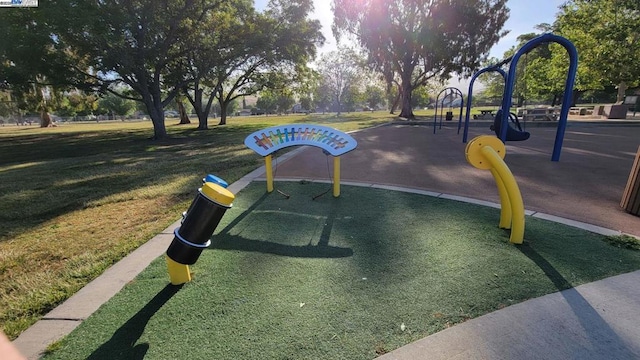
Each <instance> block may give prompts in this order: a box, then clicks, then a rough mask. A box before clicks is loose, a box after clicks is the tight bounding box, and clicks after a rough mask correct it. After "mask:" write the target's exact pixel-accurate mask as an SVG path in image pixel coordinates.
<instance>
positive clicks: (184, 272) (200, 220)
mask: <svg viewBox="0 0 640 360" xmlns="http://www.w3.org/2000/svg"><path fill="white" fill-rule="evenodd" d="M212 176H213V175H210V176H207V177H206V178H205V181H206V180H207V179H209V180H215V179H219V178H217V177H215V176H213V178H211V177H212ZM219 180H221V181H222V182H223V183H224V184H226V182H225V181H224V180H222V179H219ZM234 199H235V195H233V194H232V193H231V192H230V191H229V190H227V189H226V188H224V187H222V186H221V185H218V184H216V183H214V182H205V183H204V184H203V185H202V188H200V189H198V193H197V194H196V197H195V199H194V200H193V202H192V203H191V205H190V206H189V210H187V211H186V212H185V213H184V214H183V218H182V223H181V225H180V227H178V228H176V229H175V230H174V232H173V234H174V238H173V241H172V242H171V244H170V245H169V248H168V249H167V253H166V261H167V269H168V271H169V278H170V280H171V284H173V285H180V284H184V283H186V282H189V281H191V272H190V271H189V265H193V264H195V263H196V261H197V260H198V258H199V257H200V254H201V253H202V250H204V249H206V248H207V247H209V245H211V240H210V237H211V235H213V232H214V231H215V229H216V227H217V226H218V224H219V223H220V220H221V219H222V216H223V215H224V213H225V212H226V211H227V209H229V208H231V206H232V203H233V200H234Z"/></svg>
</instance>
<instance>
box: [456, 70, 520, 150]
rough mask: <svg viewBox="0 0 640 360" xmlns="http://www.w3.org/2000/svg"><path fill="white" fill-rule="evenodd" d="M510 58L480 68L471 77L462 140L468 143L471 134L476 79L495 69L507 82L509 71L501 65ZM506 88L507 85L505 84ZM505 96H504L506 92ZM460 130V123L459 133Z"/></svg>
mask: <svg viewBox="0 0 640 360" xmlns="http://www.w3.org/2000/svg"><path fill="white" fill-rule="evenodd" d="M509 61H510V58H509V59H507V60H504V61H502V62H500V63H499V64H496V65H491V66H488V67H486V68H484V69H481V70H479V71H478V72H476V73H475V74H473V76H472V77H471V81H470V82H469V93H468V94H467V113H466V115H465V118H464V132H463V133H462V142H463V143H465V144H466V143H467V137H468V136H469V116H470V114H471V101H472V100H473V84H474V83H475V81H476V79H477V78H478V77H479V76H480V75H482V74H484V73H487V72H490V71H495V72H498V73H500V75H502V78H503V79H504V82H505V83H506V82H507V72H506V71H504V70H502V68H501V66H502V65H504V64H505V63H506V62H509ZM505 88H506V86H505ZM502 95H503V98H504V94H502ZM459 132H460V125H458V133H459Z"/></svg>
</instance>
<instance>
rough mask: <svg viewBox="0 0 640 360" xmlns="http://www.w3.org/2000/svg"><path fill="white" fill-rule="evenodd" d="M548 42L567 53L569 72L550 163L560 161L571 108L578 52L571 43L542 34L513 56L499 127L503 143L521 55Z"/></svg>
mask: <svg viewBox="0 0 640 360" xmlns="http://www.w3.org/2000/svg"><path fill="white" fill-rule="evenodd" d="M550 42H555V43H558V44H560V45H562V46H563V47H564V48H565V49H566V50H567V52H568V53H569V71H568V73H567V79H566V81H565V85H564V96H563V98H562V108H561V110H560V118H559V120H558V130H557V131H556V140H555V143H554V146H553V153H552V155H551V161H558V160H559V159H560V152H561V151H562V142H563V140H564V132H565V130H566V128H567V117H568V116H569V109H570V107H571V101H572V93H573V84H574V83H575V80H576V73H577V71H578V51H577V50H576V47H575V46H574V45H573V43H572V42H571V41H569V40H568V39H566V38H564V37H562V36H558V35H554V34H542V35H540V36H538V37H536V38H533V39H531V40H529V41H528V42H527V43H526V44H524V45H523V46H522V47H521V48H520V49H518V51H517V52H516V53H515V54H514V55H513V58H512V59H511V64H510V65H509V74H508V76H507V81H506V84H505V89H504V96H503V98H502V119H501V121H502V126H501V127H500V130H501V131H500V140H502V142H505V140H506V138H507V125H508V121H509V110H510V109H511V95H512V94H513V87H514V84H515V81H516V66H517V65H518V60H519V59H520V57H521V56H522V55H524V54H526V53H528V52H529V51H531V50H533V49H534V48H535V47H537V46H539V45H540V44H544V43H550Z"/></svg>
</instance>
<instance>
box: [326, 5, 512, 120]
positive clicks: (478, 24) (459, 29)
mask: <svg viewBox="0 0 640 360" xmlns="http://www.w3.org/2000/svg"><path fill="white" fill-rule="evenodd" d="M333 11H334V26H333V30H334V33H335V34H336V35H337V36H340V35H341V34H352V35H353V36H355V37H356V38H357V40H358V41H359V42H360V44H361V45H362V46H363V48H364V49H366V51H367V52H368V55H369V61H370V62H371V64H373V65H374V66H375V68H376V69H377V70H378V71H380V72H381V73H383V74H384V75H385V77H386V78H390V73H391V72H393V73H395V74H396V76H397V77H398V78H399V79H400V89H399V90H400V93H401V95H402V111H401V113H400V116H401V117H405V118H413V117H414V115H413V111H412V109H411V93H412V91H413V90H414V89H415V88H417V87H419V86H422V85H425V84H426V83H427V82H428V81H429V80H430V79H432V78H446V77H448V76H449V74H451V73H457V74H460V75H462V76H466V75H470V74H471V72H473V71H474V70H475V69H477V68H478V66H479V65H480V63H481V61H482V60H484V59H485V58H486V56H487V54H488V52H489V50H490V49H491V47H492V46H493V45H494V44H495V43H496V42H497V41H498V40H499V39H500V37H501V36H503V35H505V32H504V31H502V27H503V26H504V23H505V21H506V20H507V18H508V15H509V10H508V9H507V7H506V0H360V1H353V0H333Z"/></svg>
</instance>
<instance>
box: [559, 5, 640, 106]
mask: <svg viewBox="0 0 640 360" xmlns="http://www.w3.org/2000/svg"><path fill="white" fill-rule="evenodd" d="M554 28H555V29H556V31H557V32H558V33H559V34H560V35H562V36H564V37H566V38H567V39H569V40H571V41H572V42H573V44H574V45H575V46H576V49H577V50H578V53H579V54H580V62H579V69H578V79H579V80H578V81H579V82H585V83H591V88H592V89H593V88H594V86H598V87H599V88H602V87H604V86H607V85H615V86H617V87H618V101H622V100H623V99H624V94H625V91H626V89H627V88H628V87H629V86H634V85H637V84H638V80H639V79H640V58H638V54H640V31H639V30H638V29H640V4H639V3H638V2H637V1H635V0H571V1H568V2H566V3H565V4H563V5H562V6H561V7H560V13H559V15H558V17H557V19H556V22H555V23H554ZM558 63H561V61H558ZM596 84H597V85H596Z"/></svg>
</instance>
